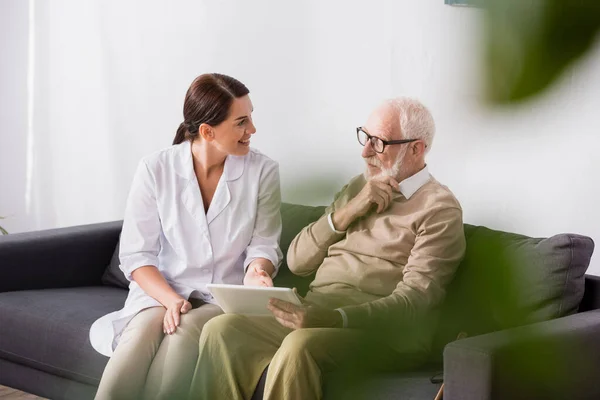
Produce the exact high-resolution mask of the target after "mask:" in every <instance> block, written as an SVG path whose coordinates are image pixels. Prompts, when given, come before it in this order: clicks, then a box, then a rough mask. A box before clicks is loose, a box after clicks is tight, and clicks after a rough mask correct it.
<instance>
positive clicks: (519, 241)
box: [434, 225, 594, 356]
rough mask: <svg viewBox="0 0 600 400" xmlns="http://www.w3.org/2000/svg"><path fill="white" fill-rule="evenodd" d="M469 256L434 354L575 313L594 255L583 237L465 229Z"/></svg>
mask: <svg viewBox="0 0 600 400" xmlns="http://www.w3.org/2000/svg"><path fill="white" fill-rule="evenodd" d="M465 237H466V239H467V250H466V254H465V258H464V260H463V261H462V263H461V264H460V266H459V268H458V270H457V273H456V276H455V277H454V280H453V282H452V283H451V285H450V286H449V287H448V291H447V297H446V300H445V302H444V304H443V306H442V308H441V316H440V325H439V328H438V332H437V339H436V344H435V346H434V350H435V351H434V353H437V355H438V356H440V355H441V350H442V349H443V346H444V345H445V344H447V343H448V342H450V341H453V340H455V339H456V336H457V335H458V333H459V332H460V331H464V332H466V333H467V334H468V335H469V336H475V335H478V334H483V333H488V332H493V331H498V330H502V329H507V328H511V327H516V326H520V325H525V324H531V323H535V322H541V321H546V320H550V319H553V318H560V317H563V316H566V315H569V314H573V313H576V312H577V308H578V307H579V303H580V302H581V299H582V298H583V292H584V286H585V271H586V270H587V268H588V265H589V262H590V258H591V256H592V253H593V251H594V242H593V240H592V239H591V238H589V237H586V236H580V235H574V234H560V235H555V236H552V237H550V238H547V239H536V238H530V237H527V236H523V235H517V234H514V233H507V232H500V231H494V230H491V229H488V228H485V227H482V226H479V227H474V226H471V225H465Z"/></svg>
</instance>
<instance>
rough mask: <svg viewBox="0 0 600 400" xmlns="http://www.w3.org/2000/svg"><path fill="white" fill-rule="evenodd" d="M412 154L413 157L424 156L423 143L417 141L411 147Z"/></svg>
mask: <svg viewBox="0 0 600 400" xmlns="http://www.w3.org/2000/svg"><path fill="white" fill-rule="evenodd" d="M412 154H413V156H418V155H421V154H425V142H424V141H422V140H417V141H416V142H415V143H414V144H413V146H412Z"/></svg>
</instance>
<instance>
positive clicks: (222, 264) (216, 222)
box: [90, 141, 282, 357]
mask: <svg viewBox="0 0 600 400" xmlns="http://www.w3.org/2000/svg"><path fill="white" fill-rule="evenodd" d="M280 203H281V192H280V187H279V166H278V164H277V163H276V162H275V161H273V160H271V159H270V158H268V157H267V156H265V155H263V154H261V153H260V152H258V151H256V150H254V149H251V150H250V152H249V153H248V154H247V155H245V156H228V157H227V159H226V160H225V166H224V169H223V175H222V176H221V179H220V180H219V183H218V185H217V188H216V191H215V194H214V196H213V199H212V202H211V204H210V207H209V209H208V212H207V213H205V212H204V204H203V202H202V194H201V193H200V186H199V185H198V181H197V179H196V174H195V173H194V167H193V160H192V152H191V145H190V142H189V141H186V142H184V143H182V144H180V145H176V146H172V147H169V148H167V149H164V150H161V151H159V152H157V153H154V154H152V155H150V156H147V157H145V158H144V159H142V161H141V162H140V164H139V166H138V169H137V171H136V173H135V177H134V179H133V184H132V186H131V191H130V193H129V198H128V200H127V207H126V210H125V219H124V221H123V230H122V232H121V242H120V243H121V248H120V253H119V257H120V261H121V270H122V271H123V273H124V274H125V276H126V277H127V278H128V279H129V280H130V281H131V283H130V284H129V295H128V296H127V300H126V301H125V306H124V307H123V309H121V310H119V311H115V312H113V313H110V314H108V315H105V316H104V317H102V318H100V319H98V320H97V321H96V322H94V324H93V325H92V328H91V329H90V341H91V343H92V346H93V347H94V349H96V351H98V352H99V353H101V354H104V355H106V356H108V357H110V356H111V355H112V352H113V350H114V349H115V348H116V346H117V344H118V340H119V337H120V335H121V333H122V332H123V329H124V328H125V327H126V326H127V324H128V323H129V321H130V320H131V319H132V318H133V317H134V316H135V315H136V314H137V313H138V312H140V311H141V310H143V309H145V308H148V307H155V306H161V304H160V303H159V302H158V301H156V300H155V299H154V298H152V297H150V296H149V295H147V294H146V293H145V292H144V291H143V290H142V288H141V287H140V286H138V284H137V283H136V282H135V281H133V280H132V278H131V273H132V272H133V271H134V270H135V269H137V268H140V267H142V266H145V265H154V266H156V267H157V268H158V269H159V270H160V272H161V273H162V274H163V276H164V277H165V279H166V280H167V282H169V284H170V285H171V287H172V288H173V289H174V290H175V291H176V292H177V293H178V294H179V295H180V296H182V297H184V298H186V299H188V298H190V297H193V298H198V299H201V300H204V301H206V302H210V303H214V300H213V298H212V296H211V295H210V293H209V292H208V291H207V289H206V284H207V283H230V284H242V282H243V279H244V272H245V270H246V267H247V266H248V264H250V263H251V262H252V261H253V260H254V259H256V258H266V259H268V260H270V261H271V262H272V263H273V265H274V266H275V270H276V272H277V270H278V268H279V264H280V262H281V259H282V253H281V250H280V249H279V237H280V235H281V215H280V212H279V207H280Z"/></svg>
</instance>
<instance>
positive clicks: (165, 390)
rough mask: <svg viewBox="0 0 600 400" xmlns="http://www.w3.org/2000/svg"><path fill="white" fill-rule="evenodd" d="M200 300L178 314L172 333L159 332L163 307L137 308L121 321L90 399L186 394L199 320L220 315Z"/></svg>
mask: <svg viewBox="0 0 600 400" xmlns="http://www.w3.org/2000/svg"><path fill="white" fill-rule="evenodd" d="M222 313H223V311H222V310H221V309H220V308H219V307H218V306H216V305H213V304H203V305H201V306H200V307H198V308H194V309H192V310H190V311H189V312H188V313H187V314H182V315H181V321H180V324H179V326H178V327H177V330H176V331H175V333H174V334H173V335H164V333H163V318H164V315H165V308H164V307H152V308H147V309H145V310H143V311H140V312H139V313H138V314H137V315H136V316H135V317H134V318H133V319H132V320H131V321H130V322H129V324H128V325H127V327H126V328H125V330H124V331H123V334H122V335H121V339H120V341H119V344H118V345H117V348H116V349H115V351H114V353H113V355H112V357H111V358H110V360H109V361H108V364H107V365H106V368H105V369H104V373H103V374H102V379H101V381H100V386H99V387H98V392H97V394H96V400H108V399H110V400H129V399H136V400H137V399H173V400H178V399H186V398H187V396H188V393H189V389H190V383H191V380H192V376H193V373H194V368H195V366H196V363H197V358H198V342H199V339H200V334H201V333H202V328H203V326H204V324H205V323H206V322H207V321H208V320H210V319H211V318H213V317H215V316H217V315H219V314H222Z"/></svg>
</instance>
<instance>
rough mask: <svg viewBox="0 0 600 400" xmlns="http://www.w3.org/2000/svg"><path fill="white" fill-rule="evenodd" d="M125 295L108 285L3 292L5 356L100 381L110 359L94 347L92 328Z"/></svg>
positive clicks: (0, 316)
mask: <svg viewBox="0 0 600 400" xmlns="http://www.w3.org/2000/svg"><path fill="white" fill-rule="evenodd" d="M126 297H127V291H126V290H123V289H118V288H112V287H103V286H89V287H78V288H69V289H45V290H28V291H18V292H5V293H0V357H1V358H4V359H7V360H9V361H12V362H14V363H18V364H23V365H26V366H29V367H32V368H36V369H39V370H42V371H44V372H48V373H51V374H54V375H58V376H61V377H64V378H67V379H72V380H76V381H79V382H82V383H87V384H93V385H97V384H98V383H99V382H100V377H101V376H102V371H103V370H104V367H105V366H106V363H107V362H108V358H107V357H105V356H103V355H101V354H99V353H97V352H96V351H95V350H94V349H93V348H92V345H91V344H90V341H89V331H90V327H91V326H92V323H93V322H94V321H95V320H96V319H97V318H99V317H101V316H103V315H104V314H107V313H109V312H112V311H115V310H118V309H120V308H121V307H123V304H124V302H125V298H126Z"/></svg>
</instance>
